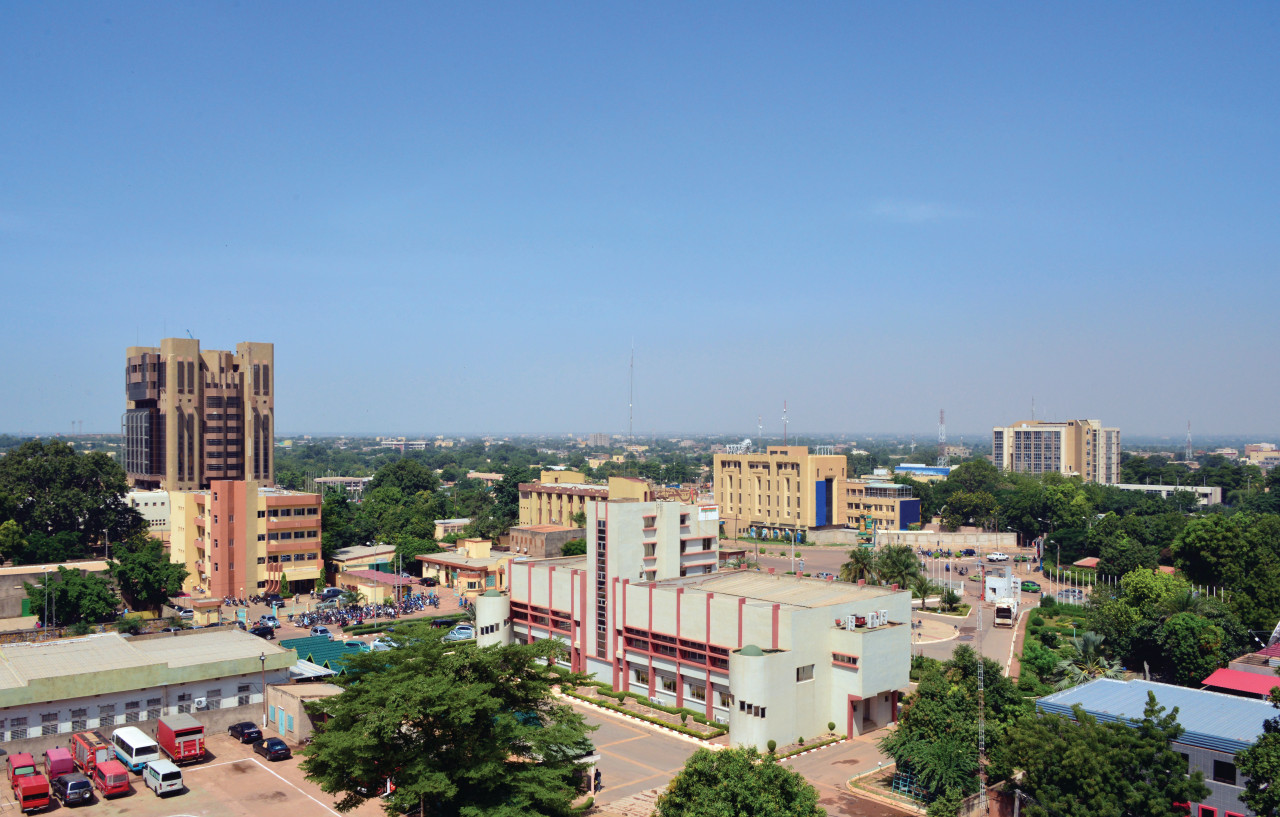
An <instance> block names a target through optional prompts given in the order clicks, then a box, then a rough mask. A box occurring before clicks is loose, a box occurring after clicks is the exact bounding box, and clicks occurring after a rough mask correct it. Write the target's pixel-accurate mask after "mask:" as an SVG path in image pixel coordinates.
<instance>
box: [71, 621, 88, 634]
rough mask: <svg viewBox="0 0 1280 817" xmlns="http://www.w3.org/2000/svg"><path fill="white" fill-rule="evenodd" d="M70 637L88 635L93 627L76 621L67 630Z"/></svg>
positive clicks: (84, 622)
mask: <svg viewBox="0 0 1280 817" xmlns="http://www.w3.org/2000/svg"><path fill="white" fill-rule="evenodd" d="M67 632H68V633H70V634H71V635H88V634H89V633H91V632H93V625H92V624H90V623H89V622H87V621H77V622H76V623H75V624H72V625H71V627H69V628H68V629H67Z"/></svg>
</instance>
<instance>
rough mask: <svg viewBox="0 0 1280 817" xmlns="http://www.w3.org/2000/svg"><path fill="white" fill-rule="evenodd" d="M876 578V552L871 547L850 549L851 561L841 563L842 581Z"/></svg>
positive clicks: (871, 579) (867, 580)
mask: <svg viewBox="0 0 1280 817" xmlns="http://www.w3.org/2000/svg"><path fill="white" fill-rule="evenodd" d="M874 580H875V553H874V552H873V551H872V550H871V549H870V548H864V547H856V548H854V549H853V550H851V551H849V561H847V562H845V563H844V564H842V565H840V581H842V582H854V583H856V582H859V581H866V582H870V581H874Z"/></svg>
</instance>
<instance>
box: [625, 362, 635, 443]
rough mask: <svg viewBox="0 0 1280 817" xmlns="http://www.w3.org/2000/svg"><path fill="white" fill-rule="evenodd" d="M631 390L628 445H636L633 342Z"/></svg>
mask: <svg viewBox="0 0 1280 817" xmlns="http://www.w3.org/2000/svg"><path fill="white" fill-rule="evenodd" d="M630 378H631V390H630V392H628V394H627V445H633V444H634V443H635V441H636V440H635V434H634V433H633V430H634V426H635V418H636V413H635V405H636V342H635V341H634V340H633V341H631V372H630Z"/></svg>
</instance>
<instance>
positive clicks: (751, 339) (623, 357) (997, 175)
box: [0, 3, 1280, 436]
mask: <svg viewBox="0 0 1280 817" xmlns="http://www.w3.org/2000/svg"><path fill="white" fill-rule="evenodd" d="M1278 46H1280V5H1277V4H1267V3H1237V4H1225V5H1224V4H1206V3H1200V4H1175V3H1168V4H1147V5H1139V4H1103V3H1099V4H1085V3H1074V4H1026V3H1022V4H990V3H989V4H923V3H919V4H879V3H875V4H873V3H838V4H818V3H809V4H765V3H745V4H742V3H734V4H730V3H716V4H712V3H703V4H677V3H665V4H664V3H645V4H623V3H615V4H588V3H581V4H551V3H545V4H532V3H526V4H517V3H506V4H460V3H459V4H422V3H412V4H409V3H405V4H397V3H379V4H338V3H294V4H281V3H250V4H228V3H203V4H195V3H150V4H143V3H122V4H94V3H83V4H74V5H65V4H62V5H59V4H37V3H9V4H5V5H3V6H0V76H3V77H5V81H4V82H3V83H0V121H2V122H3V123H4V124H3V125H2V126H0V276H2V279H0V280H2V283H3V292H4V294H5V296H6V297H5V301H6V303H7V306H8V308H7V309H6V310H5V311H4V317H5V319H4V321H3V322H0V339H2V340H3V345H4V349H5V354H4V355H3V356H2V357H0V359H3V361H4V362H3V364H0V366H2V367H3V368H2V369H0V375H2V376H3V378H4V381H5V382H6V383H7V384H8V388H7V389H6V392H7V394H8V398H9V399H6V400H4V401H0V430H7V431H38V430H46V431H48V430H52V431H60V430H64V429H68V428H69V427H70V422H71V421H72V420H83V421H84V428H85V429H86V431H87V430H115V429H117V428H118V424H119V415H120V412H121V411H122V409H123V406H124V393H123V382H122V376H121V375H122V367H123V357H124V349H125V347H126V346H130V345H135V344H139V343H141V344H142V345H153V344H156V343H158V341H159V339H160V338H161V337H165V336H185V333H186V332H187V331H188V330H190V331H191V332H192V334H194V335H195V337H198V338H200V339H201V341H202V343H203V344H204V345H205V346H207V347H212V348H232V347H234V344H235V343H236V342H237V341H241V340H258V341H272V342H274V343H275V344H276V355H277V367H276V368H277V421H278V426H279V428H280V429H281V430H282V431H308V432H327V431H350V432H407V433H417V432H430V433H444V432H467V431H482V430H495V431H510V432H516V431H534V432H536V431H577V432H589V431H618V430H625V428H626V424H627V388H628V381H627V363H628V356H629V354H630V348H631V344H632V343H633V342H634V344H635V349H636V374H635V389H636V409H635V424H636V429H637V432H641V431H643V432H646V433H647V432H649V431H652V430H656V431H690V432H697V431H723V432H725V433H738V432H739V431H741V432H743V433H754V431H755V424H756V416H757V415H764V416H765V418H766V421H765V422H766V433H777V432H779V431H780V428H779V426H780V422H779V418H780V417H781V407H782V402H783V400H786V401H787V402H788V405H789V409H790V416H791V419H792V429H793V430H800V431H819V430H831V431H844V432H850V433H858V432H871V431H918V432H920V433H921V434H928V433H931V432H932V430H933V428H934V424H935V422H936V418H937V411H938V409H939V408H942V407H945V408H946V409H947V413H948V425H949V427H950V428H952V429H955V430H959V431H968V432H970V433H977V432H982V431H984V430H987V431H988V433H989V429H990V427H991V426H992V425H993V424H996V423H1004V422H1012V421H1014V420H1018V419H1023V418H1025V417H1026V416H1027V415H1028V414H1029V407H1030V403H1031V399H1032V397H1033V396H1034V398H1035V401H1036V405H1037V407H1038V412H1037V413H1038V415H1039V416H1041V417H1057V418H1067V417H1097V418H1100V419H1102V420H1104V421H1105V422H1106V423H1108V424H1116V425H1119V426H1120V427H1121V428H1122V430H1125V431H1128V432H1131V433H1134V434H1164V433H1169V434H1173V435H1175V436H1177V435H1180V434H1181V433H1182V430H1183V429H1184V428H1185V425H1186V422H1187V420H1191V421H1192V424H1193V427H1194V428H1195V429H1196V430H1198V431H1202V432H1204V433H1258V434H1268V435H1275V434H1276V431H1277V430H1276V427H1275V416H1276V412H1275V405H1276V401H1277V397H1278V396H1280V389H1277V386H1276V385H1275V383H1276V381H1275V372H1276V371H1277V368H1278V367H1277V364H1278V363H1280V351H1278V350H1280V342H1278V341H1280V338H1278V337H1277V335H1278V333H1280V330H1278V329H1277V323H1276V320H1275V317H1274V315H1275V309H1276V305H1277V296H1280V276H1278V275H1277V272H1278V270H1277V260H1278V259H1280V231H1277V224H1280V195H1277V190H1280V150H1278V148H1280V70H1277V62H1276V54H1277V53H1278V52H1280V48H1278ZM771 425H772V426H773V428H772V429H771V428H770V426H771Z"/></svg>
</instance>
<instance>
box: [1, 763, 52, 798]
mask: <svg viewBox="0 0 1280 817" xmlns="http://www.w3.org/2000/svg"><path fill="white" fill-rule="evenodd" d="M5 767H6V769H7V770H8V772H9V788H11V789H12V790H13V799H14V800H16V801H17V803H18V808H19V810H21V811H22V812H24V813H25V812H28V811H39V810H40V809H44V808H48V807H49V778H47V777H45V776H44V775H42V774H40V773H39V772H37V771H36V760H35V758H33V757H32V756H31V755H30V754H28V753H26V752H19V753H18V754H14V755H9V756H7V757H6V758H5Z"/></svg>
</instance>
